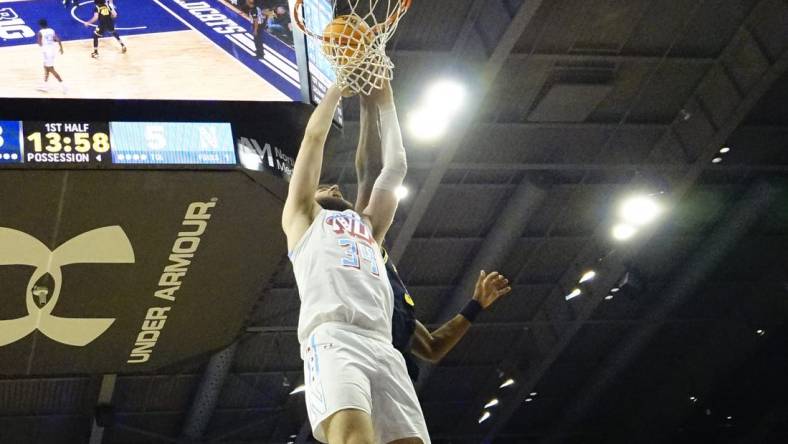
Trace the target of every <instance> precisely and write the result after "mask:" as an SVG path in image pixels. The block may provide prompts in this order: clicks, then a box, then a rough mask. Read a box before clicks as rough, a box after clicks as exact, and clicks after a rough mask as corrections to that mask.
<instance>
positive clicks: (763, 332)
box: [755, 328, 766, 336]
mask: <svg viewBox="0 0 788 444" xmlns="http://www.w3.org/2000/svg"><path fill="white" fill-rule="evenodd" d="M755 334H756V335H758V336H763V335H765V334H766V330H764V329H762V328H759V329H757V330H755Z"/></svg>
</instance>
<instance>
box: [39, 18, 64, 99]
mask: <svg viewBox="0 0 788 444" xmlns="http://www.w3.org/2000/svg"><path fill="white" fill-rule="evenodd" d="M38 26H39V27H40V28H41V29H40V30H39V31H38V34H36V41H37V42H38V46H40V47H41V53H42V55H43V56H44V82H43V83H41V86H39V87H38V90H39V91H44V92H46V91H48V90H49V89H48V88H47V82H48V81H49V74H52V75H53V76H55V79H57V81H58V82H60V87H61V88H63V93H64V94H65V93H66V85H65V84H64V83H63V79H62V78H61V77H60V74H58V72H57V71H55V57H56V56H57V47H56V46H55V43H57V46H59V47H60V53H61V54H63V42H61V41H60V37H58V35H57V33H56V32H55V30H54V29H52V28H50V27H49V24H48V23H47V21H46V20H45V19H41V20H39V21H38Z"/></svg>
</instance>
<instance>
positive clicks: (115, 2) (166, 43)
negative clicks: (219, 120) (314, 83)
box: [0, 0, 301, 101]
mask: <svg viewBox="0 0 788 444" xmlns="http://www.w3.org/2000/svg"><path fill="white" fill-rule="evenodd" d="M42 20H43V21H46V23H44V22H43V21H42ZM292 27H293V23H292V21H291V17H290V8H289V6H288V2H287V0H34V1H31V0H2V1H0V60H2V61H3V68H2V69H0V97H20V98H77V99H159V100H162V99H163V100H251V101H295V100H300V99H301V84H300V75H299V70H298V63H297V60H296V51H295V49H294V48H295V45H294V38H293V32H292ZM61 43H62V49H63V50H62V52H61V50H60V48H61ZM45 65H46V66H49V67H51V70H50V72H49V73H47V74H46V76H47V79H46V81H44V78H45V68H44V66H45ZM58 77H60V79H62V82H61V81H60V80H59V79H58Z"/></svg>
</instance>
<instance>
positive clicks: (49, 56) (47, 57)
mask: <svg viewBox="0 0 788 444" xmlns="http://www.w3.org/2000/svg"><path fill="white" fill-rule="evenodd" d="M41 54H42V55H43V56H44V66H46V67H47V68H50V67H52V66H55V56H56V55H57V50H55V49H54V48H53V49H47V50H44V51H43V52H42V53H41Z"/></svg>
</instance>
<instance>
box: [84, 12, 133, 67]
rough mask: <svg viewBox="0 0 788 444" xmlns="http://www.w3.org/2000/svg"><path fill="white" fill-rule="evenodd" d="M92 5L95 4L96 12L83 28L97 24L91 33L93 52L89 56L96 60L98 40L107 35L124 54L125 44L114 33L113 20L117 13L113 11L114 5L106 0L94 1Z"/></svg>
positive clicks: (115, 32) (116, 33) (116, 32)
mask: <svg viewBox="0 0 788 444" xmlns="http://www.w3.org/2000/svg"><path fill="white" fill-rule="evenodd" d="M94 3H95V4H96V12H95V13H93V18H91V19H90V20H88V21H87V22H85V26H90V25H92V24H93V23H96V22H98V25H97V26H96V29H95V30H94V31H93V52H92V53H91V54H90V56H91V57H93V58H94V59H97V58H98V56H99V53H98V40H99V38H100V37H104V35H106V34H107V33H110V34H112V36H113V37H115V40H117V41H118V43H120V48H121V49H120V50H121V52H122V53H124V54H125V53H126V44H124V43H123V40H121V39H120V35H119V34H118V31H115V19H116V18H117V17H118V13H117V12H116V11H115V7H114V5H113V4H112V2H111V1H110V2H109V3H108V2H107V0H95V1H94Z"/></svg>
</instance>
